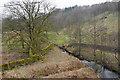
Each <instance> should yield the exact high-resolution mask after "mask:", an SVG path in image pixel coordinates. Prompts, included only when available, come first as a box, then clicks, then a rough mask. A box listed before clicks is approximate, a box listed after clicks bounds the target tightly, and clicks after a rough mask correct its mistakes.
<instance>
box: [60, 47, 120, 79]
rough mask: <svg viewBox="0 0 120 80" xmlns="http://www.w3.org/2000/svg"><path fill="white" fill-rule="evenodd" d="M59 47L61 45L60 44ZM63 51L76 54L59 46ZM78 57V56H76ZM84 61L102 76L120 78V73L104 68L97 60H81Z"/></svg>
mask: <svg viewBox="0 0 120 80" xmlns="http://www.w3.org/2000/svg"><path fill="white" fill-rule="evenodd" d="M58 47H59V46H58ZM59 48H60V49H61V50H62V51H64V52H65V53H67V54H69V55H70V56H75V55H73V54H72V53H70V52H69V51H67V50H66V49H64V48H62V47H59ZM75 57H77V56H75ZM81 61H82V63H84V64H85V65H86V66H88V67H90V68H92V69H93V70H94V71H95V72H96V73H97V74H98V75H99V76H100V77H101V78H104V79H106V78H109V79H111V80H112V79H113V78H120V75H119V74H117V73H115V72H112V71H110V70H108V69H106V68H104V66H102V65H100V64H97V63H96V62H93V61H87V60H81Z"/></svg>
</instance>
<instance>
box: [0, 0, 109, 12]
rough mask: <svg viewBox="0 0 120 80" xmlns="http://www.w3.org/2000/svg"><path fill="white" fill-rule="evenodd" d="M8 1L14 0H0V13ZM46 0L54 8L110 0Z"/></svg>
mask: <svg viewBox="0 0 120 80" xmlns="http://www.w3.org/2000/svg"><path fill="white" fill-rule="evenodd" d="M9 1H15V0H0V13H2V11H3V6H4V4H5V3H7V2H9ZM47 1H49V2H51V4H53V5H55V6H56V8H65V7H70V6H74V5H78V6H80V5H81V6H83V5H92V4H96V3H102V2H106V1H111V0H47Z"/></svg>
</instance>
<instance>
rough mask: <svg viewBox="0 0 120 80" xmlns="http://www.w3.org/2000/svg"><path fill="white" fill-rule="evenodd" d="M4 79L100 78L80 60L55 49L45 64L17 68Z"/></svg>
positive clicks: (7, 73) (3, 73) (8, 72)
mask: <svg viewBox="0 0 120 80" xmlns="http://www.w3.org/2000/svg"><path fill="white" fill-rule="evenodd" d="M2 77H3V78H98V76H97V74H95V72H94V71H93V69H91V68H88V67H86V66H85V65H84V64H83V63H82V62H81V61H80V60H79V59H77V58H75V57H73V56H69V55H68V54H67V53H65V52H62V51H61V50H60V49H59V48H57V47H53V48H52V50H51V51H50V52H49V53H48V54H47V55H46V59H45V62H44V63H42V61H38V62H35V63H33V64H31V65H27V66H22V67H16V68H14V69H13V70H8V71H4V72H2Z"/></svg>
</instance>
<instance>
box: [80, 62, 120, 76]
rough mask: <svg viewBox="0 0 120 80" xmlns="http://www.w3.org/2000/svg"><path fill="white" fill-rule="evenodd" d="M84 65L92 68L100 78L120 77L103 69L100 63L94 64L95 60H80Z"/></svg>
mask: <svg viewBox="0 0 120 80" xmlns="http://www.w3.org/2000/svg"><path fill="white" fill-rule="evenodd" d="M81 61H82V62H83V63H84V64H85V65H86V66H88V67H91V68H93V69H94V71H95V72H97V73H98V74H99V76H100V77H101V78H120V75H118V74H116V73H114V72H112V71H110V70H108V69H105V68H104V67H103V66H102V65H99V64H96V63H95V62H93V61H91V62H88V61H86V60H81Z"/></svg>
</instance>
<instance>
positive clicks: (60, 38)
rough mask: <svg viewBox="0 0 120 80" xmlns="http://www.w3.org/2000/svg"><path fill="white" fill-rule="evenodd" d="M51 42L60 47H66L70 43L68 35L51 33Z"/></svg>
mask: <svg viewBox="0 0 120 80" xmlns="http://www.w3.org/2000/svg"><path fill="white" fill-rule="evenodd" d="M48 34H49V41H50V42H53V43H55V44H58V45H64V44H68V43H69V39H68V38H67V37H68V35H67V34H58V35H57V33H55V32H49V33H48Z"/></svg>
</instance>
